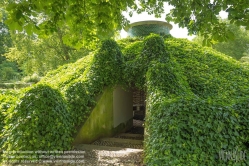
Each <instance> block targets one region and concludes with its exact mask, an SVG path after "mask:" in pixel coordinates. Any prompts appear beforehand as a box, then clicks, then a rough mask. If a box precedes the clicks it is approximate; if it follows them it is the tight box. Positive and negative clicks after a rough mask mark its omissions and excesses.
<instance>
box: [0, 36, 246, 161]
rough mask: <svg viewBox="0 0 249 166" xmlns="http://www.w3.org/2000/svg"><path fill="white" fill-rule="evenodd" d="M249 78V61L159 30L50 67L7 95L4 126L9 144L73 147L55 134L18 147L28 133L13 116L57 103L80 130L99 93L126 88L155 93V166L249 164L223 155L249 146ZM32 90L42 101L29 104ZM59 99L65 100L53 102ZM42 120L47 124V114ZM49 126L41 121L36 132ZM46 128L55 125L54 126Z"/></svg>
mask: <svg viewBox="0 0 249 166" xmlns="http://www.w3.org/2000/svg"><path fill="white" fill-rule="evenodd" d="M248 76H249V68H248V66H246V65H242V64H241V63H239V62H237V61H235V60H233V59H232V58H229V57H228V56H226V55H224V54H221V53H219V52H216V51H214V50H212V49H210V48H206V47H201V46H199V45H196V44H193V43H191V42H189V41H187V40H183V39H174V38H162V37H160V36H158V35H155V34H152V35H150V36H147V37H145V38H127V39H123V40H120V41H118V42H115V41H112V40H107V41H104V42H103V43H102V44H101V46H100V48H99V49H98V50H96V51H95V52H93V53H91V54H90V55H88V56H86V57H85V58H82V59H81V60H79V61H77V62H76V63H74V64H68V65H65V66H62V67H60V68H59V69H57V70H55V71H52V72H50V73H49V74H48V75H47V76H46V77H45V78H43V80H42V81H41V82H40V83H39V84H38V86H37V85H36V86H33V87H32V88H28V89H24V90H22V92H20V93H19V96H17V97H13V95H12V94H11V93H10V94H8V95H1V96H0V101H3V102H2V103H1V113H2V114H0V115H1V118H3V119H4V123H2V124H0V127H1V126H3V131H4V132H3V134H1V136H0V137H1V139H2V140H4V141H3V142H4V146H3V147H2V148H3V149H6V150H15V149H20V148H23V149H25V148H40V149H44V150H45V149H46V148H47V145H48V142H51V143H52V142H53V144H54V145H53V147H56V148H58V149H64V148H66V147H68V146H62V145H61V144H56V143H55V142H54V135H53V134H52V135H51V137H46V140H44V141H45V143H44V144H42V145H39V146H37V147H36V146H33V147H31V146H30V144H28V143H25V141H24V142H18V141H17V142H18V144H16V145H15V146H12V145H11V144H9V142H11V141H16V140H17V139H19V138H20V135H19V134H18V132H12V131H13V128H12V127H11V126H12V124H17V122H20V121H13V118H12V117H18V116H19V115H21V117H22V118H24V119H25V116H24V115H26V113H27V111H26V110H25V108H26V107H29V105H30V104H31V103H39V104H35V105H32V104H31V105H32V107H33V108H35V109H34V110H33V112H32V111H31V110H30V112H32V113H34V115H36V114H40V113H42V110H44V109H45V107H44V105H45V106H46V105H50V107H49V108H51V110H56V111H57V112H58V114H61V113H65V112H67V115H68V116H67V118H65V117H64V116H61V117H62V118H65V122H63V123H62V125H63V124H64V123H66V122H67V123H68V124H70V125H67V126H71V122H72V125H73V126H75V127H76V128H77V127H79V126H80V125H82V123H84V122H85V121H86V119H87V118H88V117H89V115H90V113H91V111H92V108H93V107H94V106H95V105H96V101H97V100H96V96H98V95H99V94H101V93H102V92H103V90H104V89H105V88H106V87H115V86H116V85H122V86H123V87H124V88H129V87H136V88H138V89H142V90H144V91H145V92H146V93H147V95H146V96H147V102H146V103H147V115H146V139H145V163H146V164H147V165H153V166H154V165H165V164H166V165H234V164H237V165H248V164H249V160H248V159H247V158H246V159H245V160H240V161H238V160H230V159H227V160H223V159H222V158H220V156H219V154H220V153H219V152H220V151H226V152H234V150H235V149H236V150H237V152H241V151H246V150H248V148H249V129H248V128H249V121H248V117H249V116H248V115H249V108H248V97H249V94H248V93H249V80H248ZM44 91H45V92H46V93H44ZM33 92H36V93H33ZM50 93H51V94H52V96H53V97H52V98H51V100H47V99H44V100H42V99H43V98H45V96H44V94H50ZM29 94H33V96H34V97H33V98H32V100H34V102H29V101H30V99H31V97H29ZM47 96H50V95H47ZM47 96H46V97H47ZM55 99H60V101H58V102H53V103H52V104H51V101H55ZM41 101H42V102H41ZM41 103H42V104H41ZM58 108H63V109H58ZM17 112H18V113H17ZM39 118H40V120H39V122H42V118H43V117H38V119H39ZM67 126H64V127H62V129H61V130H60V131H61V132H64V133H68V136H70V135H73V134H75V130H74V129H75V127H67ZM16 127H17V128H16V129H15V130H16V131H26V130H27V127H30V126H29V125H26V127H21V125H20V126H18V125H17V126H16ZM43 127H44V125H35V123H34V125H33V126H32V127H31V128H30V129H31V131H36V130H38V129H39V130H42V129H41V128H43ZM46 127H47V126H46ZM46 130H50V131H53V130H54V128H53V126H52V125H51V126H50V125H49V127H48V129H46ZM7 133H8V134H7ZM38 136H39V137H36V136H34V137H31V138H32V139H31V138H30V140H33V141H38V138H40V137H42V136H43V133H38ZM24 138H26V137H24ZM61 141H63V145H68V144H70V143H72V140H71V139H70V138H69V137H66V138H65V139H62V140H61ZM45 145H46V146H45ZM236 162H237V163H236Z"/></svg>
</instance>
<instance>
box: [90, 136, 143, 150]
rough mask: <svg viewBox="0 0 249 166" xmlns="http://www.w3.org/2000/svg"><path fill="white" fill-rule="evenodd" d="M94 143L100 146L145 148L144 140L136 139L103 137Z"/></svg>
mask: <svg viewBox="0 0 249 166" xmlns="http://www.w3.org/2000/svg"><path fill="white" fill-rule="evenodd" d="M92 144H93V145H100V146H111V147H121V148H133V149H143V140H135V139H122V138H101V139H99V140H97V141H95V142H94V143H92Z"/></svg>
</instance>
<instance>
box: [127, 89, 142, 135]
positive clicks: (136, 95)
mask: <svg viewBox="0 0 249 166" xmlns="http://www.w3.org/2000/svg"><path fill="white" fill-rule="evenodd" d="M132 92H133V127H132V128H131V130H129V131H128V132H130V133H134V134H144V119H145V114H146V93H145V92H144V91H143V90H139V89H137V88H132Z"/></svg>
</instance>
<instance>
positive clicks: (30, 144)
mask: <svg viewBox="0 0 249 166" xmlns="http://www.w3.org/2000/svg"><path fill="white" fill-rule="evenodd" d="M18 101H19V102H18V103H17V104H16V105H15V106H14V107H13V108H11V109H8V110H7V111H8V112H7V113H6V115H7V116H6V118H5V127H4V133H3V135H4V137H5V139H6V140H5V142H4V145H3V148H4V149H5V150H7V151H13V150H15V151H16V150H19V151H36V150H42V151H51V150H52V151H53V150H66V149H70V148H71V142H72V129H73V125H72V124H73V123H72V121H71V117H70V113H69V112H68V108H67V105H66V103H65V100H64V99H63V96H62V95H61V93H60V92H59V91H58V90H55V89H53V88H51V87H50V86H48V85H41V84H40V85H37V86H35V87H33V88H29V89H27V90H26V91H25V92H23V93H22V96H21V97H20V99H19V100H18Z"/></svg>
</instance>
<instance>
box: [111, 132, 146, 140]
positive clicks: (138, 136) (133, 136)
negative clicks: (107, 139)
mask: <svg viewBox="0 0 249 166" xmlns="http://www.w3.org/2000/svg"><path fill="white" fill-rule="evenodd" d="M114 137H115V138H122V139H136V140H143V139H144V135H143V134H132V133H121V134H118V135H116V136H114Z"/></svg>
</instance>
